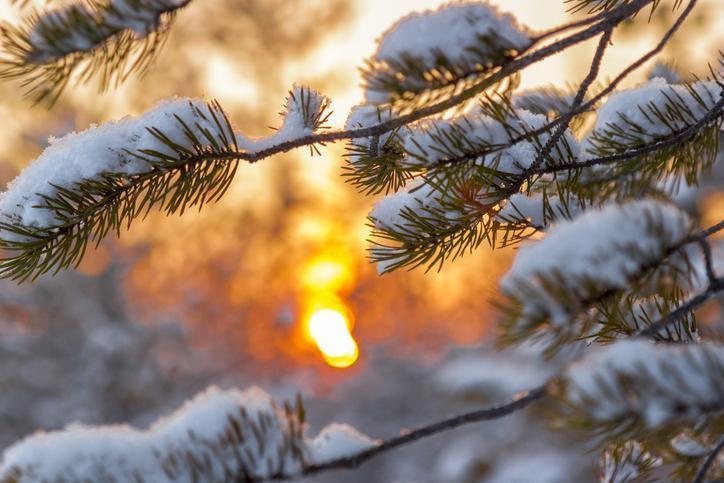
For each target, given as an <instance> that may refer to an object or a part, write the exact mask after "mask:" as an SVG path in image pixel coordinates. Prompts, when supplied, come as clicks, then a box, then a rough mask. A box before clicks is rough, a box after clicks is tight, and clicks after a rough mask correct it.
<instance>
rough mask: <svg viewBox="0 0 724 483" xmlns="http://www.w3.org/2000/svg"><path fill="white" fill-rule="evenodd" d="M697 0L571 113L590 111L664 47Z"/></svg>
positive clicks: (547, 127)
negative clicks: (605, 84)
mask: <svg viewBox="0 0 724 483" xmlns="http://www.w3.org/2000/svg"><path fill="white" fill-rule="evenodd" d="M696 2H697V0H690V2H689V4H688V5H687V6H686V8H685V9H684V11H683V12H681V14H680V15H679V17H678V18H677V19H676V21H675V22H674V23H673V25H672V26H671V28H669V30H668V31H667V32H666V33H665V34H664V36H663V37H661V40H660V41H659V43H658V44H656V46H655V47H654V48H653V49H651V50H650V51H648V52H647V53H646V54H644V55H643V56H641V57H639V58H638V59H637V60H636V61H634V62H633V63H632V64H630V65H629V66H628V67H626V68H625V69H624V70H623V71H621V73H620V74H619V75H617V76H616V77H615V78H614V79H613V80H612V81H610V82H609V83H608V85H607V86H606V87H605V88H604V89H603V90H602V91H601V92H599V93H598V94H596V95H595V96H593V97H592V98H591V99H589V100H588V101H586V102H585V103H583V104H581V105H580V106H579V107H578V108H576V109H574V110H573V111H572V112H569V113H568V114H567V115H569V114H573V115H577V114H581V113H583V112H586V111H588V110H589V109H591V108H592V107H593V106H595V105H596V103H597V102H598V101H600V100H601V99H603V98H604V97H605V96H607V95H608V94H610V93H611V92H613V90H614V89H615V88H616V86H618V85H619V84H620V83H621V81H622V80H624V79H625V78H626V77H627V76H628V75H629V74H630V73H632V72H633V71H635V70H636V69H638V68H639V67H641V65H643V64H644V63H646V62H647V61H648V60H649V59H651V58H653V57H654V56H656V55H657V54H658V53H659V52H661V50H663V48H664V47H665V46H666V44H667V43H668V42H669V40H670V39H671V37H672V36H673V35H674V33H676V31H677V30H678V29H679V27H681V25H682V24H683V23H684V20H686V17H688V16H689V14H690V13H691V11H692V10H693V9H694V7H695V6H696ZM561 122H565V116H559V117H558V118H556V119H554V120H552V121H551V122H549V123H548V124H545V125H543V126H541V127H540V128H538V129H535V130H533V131H530V132H527V133H525V134H523V135H522V136H520V137H519V138H516V139H513V140H512V141H513V142H518V141H523V140H525V139H529V138H531V137H533V136H538V135H540V134H543V133H544V132H546V131H548V130H550V129H551V128H552V127H554V126H556V125H558V124H559V123H561Z"/></svg>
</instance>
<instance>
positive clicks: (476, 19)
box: [367, 2, 530, 104]
mask: <svg viewBox="0 0 724 483" xmlns="http://www.w3.org/2000/svg"><path fill="white" fill-rule="evenodd" d="M483 39H494V41H495V46H496V47H497V48H496V52H495V53H496V54H499V52H497V50H501V51H510V50H517V51H522V50H524V49H525V48H526V47H527V46H528V45H529V44H530V38H529V35H528V33H527V31H526V30H525V29H523V28H522V27H520V26H519V25H518V24H517V23H516V21H515V19H514V18H513V17H512V16H511V15H508V14H505V15H503V14H501V13H500V12H498V11H497V9H496V8H495V7H493V6H492V5H490V4H489V3H488V2H456V3H448V4H445V5H443V6H441V7H439V8H438V9H437V10H425V11H424V12H415V13H412V14H410V15H408V16H406V17H403V18H402V19H400V20H399V21H398V22H397V23H396V24H395V25H393V26H392V27H391V28H390V29H389V30H387V31H386V32H385V33H384V34H383V35H382V39H381V40H380V43H379V46H378V49H377V52H376V53H375V55H374V56H373V58H372V60H373V61H374V62H378V63H381V64H383V65H384V64H385V63H395V62H400V61H401V60H402V59H403V58H406V59H414V61H415V62H418V63H420V64H422V66H423V67H424V68H423V69H422V70H426V69H432V68H434V67H435V66H436V65H437V64H438V63H439V59H440V55H441V54H443V55H444V56H445V57H447V58H448V59H449V60H450V61H452V62H453V64H457V65H460V64H463V65H467V64H483V65H484V64H486V63H488V62H491V61H492V59H493V57H492V56H491V54H492V53H493V50H492V49H491V47H490V45H489V44H487V43H486V42H484V41H482V40H483ZM388 100H389V98H388V94H387V93H384V92H377V91H368V92H367V101H368V102H370V103H373V104H376V103H384V102H386V101H388Z"/></svg>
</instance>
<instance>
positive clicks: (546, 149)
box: [523, 25, 615, 175]
mask: <svg viewBox="0 0 724 483" xmlns="http://www.w3.org/2000/svg"><path fill="white" fill-rule="evenodd" d="M614 26H615V25H612V26H610V27H609V28H608V29H607V30H605V31H604V32H603V35H602V36H601V40H600V41H599V42H598V47H597V48H596V52H595V54H593V59H592V61H591V68H590V69H589V70H588V74H586V77H585V78H584V79H583V81H582V82H581V86H580V87H579V88H578V92H576V97H575V98H574V99H573V102H572V103H571V109H570V111H568V113H566V114H564V115H562V116H561V117H560V118H559V119H560V122H559V123H558V126H556V129H555V131H553V134H551V136H550V137H549V138H548V141H546V143H545V145H544V146H543V148H542V149H541V150H540V151H539V152H538V155H537V156H536V159H535V161H533V163H532V164H531V165H530V167H529V168H528V169H526V170H525V171H523V175H527V174H528V173H530V172H533V171H535V170H537V169H538V168H539V167H540V166H541V164H542V163H543V161H544V160H545V159H546V158H547V157H548V156H549V155H550V153H551V151H552V150H553V147H554V146H555V145H556V144H557V143H558V140H559V139H560V138H561V136H563V134H564V133H565V131H566V129H568V125H569V124H570V123H571V121H572V120H573V117H574V116H575V114H574V113H575V111H576V109H578V108H579V107H580V106H581V103H583V100H584V99H585V97H586V92H588V88H589V87H590V86H591V84H592V83H593V81H594V80H596V77H597V76H598V71H599V69H600V67H601V60H603V54H605V52H606V47H608V45H609V43H610V41H611V34H612V32H613V27H614Z"/></svg>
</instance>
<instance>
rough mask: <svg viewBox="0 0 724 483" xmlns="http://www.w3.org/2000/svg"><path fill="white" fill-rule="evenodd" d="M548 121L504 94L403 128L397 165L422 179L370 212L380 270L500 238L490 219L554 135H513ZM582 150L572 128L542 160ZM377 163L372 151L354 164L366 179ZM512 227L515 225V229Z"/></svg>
mask: <svg viewBox="0 0 724 483" xmlns="http://www.w3.org/2000/svg"><path fill="white" fill-rule="evenodd" d="M546 122H547V119H546V117H545V116H543V115H541V114H532V113H530V112H528V111H525V110H516V109H514V108H513V107H512V105H510V104H509V103H508V102H507V100H506V99H504V98H503V100H502V101H500V102H494V101H492V100H490V101H489V102H485V103H483V104H481V108H480V109H479V112H476V113H473V114H469V115H464V116H459V117H456V118H452V119H433V120H428V121H423V122H420V123H417V124H414V125H411V126H409V127H407V128H405V129H402V130H401V131H400V132H399V133H398V134H397V137H396V146H397V151H396V152H398V153H399V157H398V159H397V160H396V162H395V165H396V166H397V167H398V168H399V169H401V170H404V171H402V172H403V173H405V174H406V175H407V176H408V177H412V176H418V178H417V179H416V180H415V181H413V182H411V183H409V184H408V186H406V187H405V188H404V189H402V190H400V191H399V192H397V193H395V194H392V195H388V196H387V197H385V198H384V199H383V200H381V201H380V202H378V203H377V205H376V206H375V208H374V210H373V211H372V213H371V214H370V221H371V222H372V223H373V225H374V228H375V231H374V232H373V240H374V241H375V245H374V246H373V247H372V249H371V256H372V259H373V260H374V261H377V262H378V263H379V265H378V270H379V271H380V272H386V271H390V270H394V269H396V268H398V267H401V266H416V265H420V264H425V265H427V266H428V267H432V266H434V265H439V264H441V263H442V262H443V261H444V260H445V259H447V258H455V257H456V256H458V255H460V254H462V253H463V252H464V251H467V250H469V249H470V250H471V249H473V248H476V247H477V246H478V245H479V243H480V242H481V241H482V240H484V239H485V238H489V239H491V238H492V239H494V237H490V236H489V235H490V232H491V231H494V230H497V229H500V228H501V226H500V225H501V224H500V223H498V224H497V225H493V224H491V223H489V221H490V220H492V218H487V217H489V215H491V214H493V213H495V212H497V210H499V209H500V203H501V201H503V200H504V199H505V198H507V197H508V196H509V194H508V192H507V190H506V187H507V186H508V185H510V184H512V183H514V182H515V180H516V179H518V178H519V177H520V175H521V174H522V173H524V172H525V171H526V170H527V169H529V168H530V167H531V166H532V165H533V164H534V162H535V161H536V159H537V158H538V156H539V153H540V150H541V148H542V146H544V145H545V144H546V143H547V142H548V140H549V139H551V135H550V134H549V133H547V132H546V133H543V134H541V135H538V136H532V137H531V138H530V139H528V140H525V141H519V142H513V141H512V140H513V138H516V137H519V136H521V135H522V134H524V133H529V132H531V131H533V130H535V129H537V128H538V127H539V126H542V125H544V124H546ZM577 152H578V143H577V141H576V139H575V137H574V136H573V134H572V133H571V132H570V131H568V130H566V131H565V133H564V135H563V136H561V137H560V138H559V139H558V140H557V142H555V144H553V146H552V149H551V152H550V155H549V156H548V159H546V162H545V163H543V164H544V165H545V166H549V165H557V164H562V163H569V162H570V160H571V159H575V156H576V154H577ZM374 163H376V160H375V158H374V157H373V156H371V155H370V156H369V157H368V158H363V159H360V158H358V159H357V160H356V165H355V167H357V166H361V168H360V170H361V172H362V173H363V174H364V176H365V177H368V176H369V175H368V174H367V171H366V170H367V169H369V167H371V166H372V165H373V164H374ZM359 182H360V184H362V183H363V182H364V180H360V181H359ZM484 218H486V220H484ZM496 223H497V221H496ZM511 225H512V227H511V228H510V229H511V230H513V229H515V227H517V225H515V224H514V223H513V224H511ZM525 226H526V227H527V224H525ZM431 235H434V236H431Z"/></svg>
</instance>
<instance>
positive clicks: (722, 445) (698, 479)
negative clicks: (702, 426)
mask: <svg viewBox="0 0 724 483" xmlns="http://www.w3.org/2000/svg"><path fill="white" fill-rule="evenodd" d="M722 449H724V438H721V439H720V440H719V443H717V445H716V446H715V447H714V449H712V450H711V452H710V453H709V455H708V456H707V457H706V459H705V460H704V464H702V465H701V468H699V471H697V472H696V476H695V477H694V482H693V483H703V482H704V477H705V476H706V473H707V472H708V471H709V468H711V465H713V464H714V460H716V458H717V456H718V455H719V452H720V451H721V450H722Z"/></svg>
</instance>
